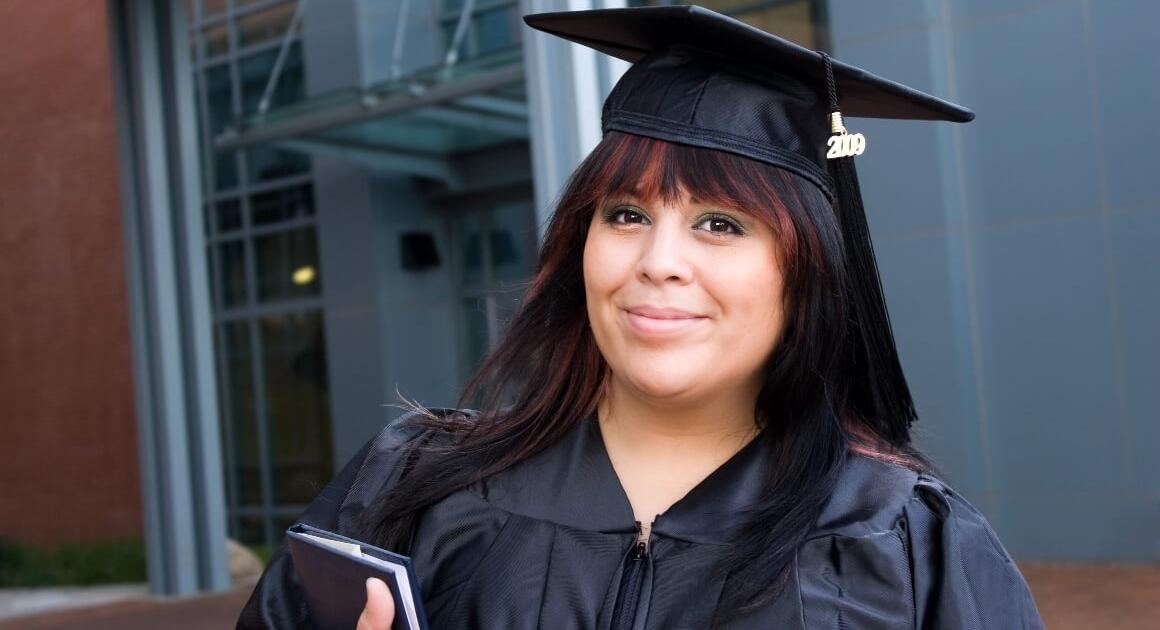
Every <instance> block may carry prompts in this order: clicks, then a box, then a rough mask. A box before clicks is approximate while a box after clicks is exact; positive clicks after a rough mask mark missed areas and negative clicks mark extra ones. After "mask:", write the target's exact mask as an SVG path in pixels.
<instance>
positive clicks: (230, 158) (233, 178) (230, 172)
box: [213, 151, 238, 192]
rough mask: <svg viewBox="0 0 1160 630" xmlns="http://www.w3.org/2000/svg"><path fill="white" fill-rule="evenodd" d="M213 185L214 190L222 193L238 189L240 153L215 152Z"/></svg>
mask: <svg viewBox="0 0 1160 630" xmlns="http://www.w3.org/2000/svg"><path fill="white" fill-rule="evenodd" d="M213 185H214V190H216V191H217V192H222V191H224V190H230V189H231V188H236V187H237V185H238V153H237V151H228V152H225V153H221V152H215V153H214V155H213Z"/></svg>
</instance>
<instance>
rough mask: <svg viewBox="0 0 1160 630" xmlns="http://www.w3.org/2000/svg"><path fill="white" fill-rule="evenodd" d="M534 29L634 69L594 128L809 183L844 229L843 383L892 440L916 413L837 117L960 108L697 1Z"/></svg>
mask: <svg viewBox="0 0 1160 630" xmlns="http://www.w3.org/2000/svg"><path fill="white" fill-rule="evenodd" d="M524 21H525V22H526V23H527V24H528V25H529V26H531V27H532V28H535V29H538V30H541V31H544V32H547V33H550V34H552V35H556V36H559V37H562V38H564V39H567V40H570V41H573V42H576V43H578V44H583V45H585V46H588V47H590V48H594V49H596V50H598V51H600V52H603V53H606V54H609V55H612V56H614V57H618V58H620V59H624V60H626V61H629V62H631V63H632V64H633V65H632V67H631V68H629V69H628V71H626V72H625V74H624V76H622V77H621V79H620V81H619V82H617V84H616V86H615V87H614V88H613V89H612V92H611V93H610V94H609V96H608V98H607V100H605V102H604V107H603V111H602V115H601V128H602V130H603V131H604V132H608V131H612V130H615V131H620V132H625V133H631V134H636V135H640V136H646V137H650V138H656V139H659V140H666V141H669V142H676V143H680V144H686V145H691V146H697V147H703V148H709V149H715V150H719V151H727V152H730V153H734V154H737V155H741V156H744V157H747V158H751V159H754V160H758V161H761V162H766V163H768V164H772V165H774V166H777V167H779V168H783V169H786V170H789V171H791V172H793V173H796V174H797V175H800V176H802V177H803V178H805V179H806V180H807V181H809V182H811V183H813V184H814V185H815V186H817V187H818V188H820V189H821V190H822V192H823V193H825V195H826V196H827V197H828V198H829V199H830V200H831V202H832V203H833V205H834V209H835V212H836V213H837V214H838V216H839V219H840V222H841V225H842V230H843V236H844V247H845V256H846V267H847V272H848V274H847V275H848V278H849V280H848V286H847V289H848V296H849V300H850V304H851V318H850V322H849V325H850V326H851V329H852V330H851V333H852V334H851V339H852V342H851V343H852V345H851V348H850V352H851V359H852V361H853V364H854V369H855V371H856V373H855V375H854V383H853V388H852V391H851V396H852V402H853V404H854V405H855V406H856V407H857V408H858V411H859V412H860V413H861V414H862V415H863V416H864V417H865V418H866V420H867V421H868V422H870V423H871V424H872V425H874V427H875V428H876V429H878V430H879V433H880V434H881V435H884V436H886V437H887V438H888V439H890V440H891V441H892V442H894V443H896V444H903V443H905V442H906V441H907V440H908V439H909V438H908V436H909V427H910V424H911V423H912V422H913V421H914V419H915V418H916V414H915V410H914V403H913V401H912V399H911V396H910V391H909V388H908V387H907V384H906V379H905V377H904V376H903V373H902V367H901V365H900V363H899V360H898V353H897V350H896V348H895V344H894V337H893V333H892V332H891V328H890V318H889V315H888V313H887V310H886V302H885V299H884V298H883V292H882V283H881V280H880V278H879V274H878V267H877V263H876V261H875V258H874V248H873V244H872V243H871V242H870V233H869V229H868V227H867V224H866V216H865V213H864V211H863V208H862V195H861V191H860V189H859V187H858V178H857V174H856V172H855V169H854V161H853V157H854V156H855V155H860V154H862V153H863V152H865V150H866V147H867V142H866V138H865V136H863V135H862V134H859V133H849V132H848V131H847V130H846V128H845V124H844V121H843V115H846V116H850V117H870V118H899V119H914V120H946V121H953V122H968V121H970V120H972V119H973V118H974V114H973V113H972V112H971V111H970V110H968V109H965V108H963V107H960V106H958V105H955V104H953V103H949V102H947V101H944V100H942V99H939V98H937V97H935V96H931V95H929V94H925V93H923V92H920V91H918V90H915V89H912V88H909V87H907V86H905V85H902V84H900V83H896V82H894V81H890V80H888V79H884V78H882V77H879V76H877V75H874V74H871V73H870V72H867V71H865V70H863V69H861V68H857V67H855V66H851V65H848V64H845V63H842V62H840V61H837V60H835V59H831V58H830V57H829V55H827V54H825V53H821V52H817V51H813V50H810V49H808V48H804V47H802V46H799V45H797V44H794V43H793V42H790V41H788V40H785V39H782V38H780V37H777V36H776V35H772V34H770V33H766V32H765V31H762V30H760V29H758V28H754V27H752V26H750V25H748V24H745V23H744V22H740V21H738V20H735V19H733V18H730V17H728V16H725V15H721V14H719V13H716V12H714V11H710V10H708V9H704V8H702V7H697V6H665V7H641V8H631V9H596V10H590V11H567V12H559V13H539V14H534V15H527V16H524Z"/></svg>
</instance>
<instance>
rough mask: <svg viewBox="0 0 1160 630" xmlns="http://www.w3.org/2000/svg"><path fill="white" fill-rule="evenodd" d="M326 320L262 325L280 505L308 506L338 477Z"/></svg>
mask: <svg viewBox="0 0 1160 630" xmlns="http://www.w3.org/2000/svg"><path fill="white" fill-rule="evenodd" d="M322 322H323V320H322V315H321V314H320V313H319V311H304V312H297V313H286V314H281V315H272V316H267V317H263V318H262V319H261V320H260V321H259V325H260V327H261V331H262V363H263V368H264V369H263V373H264V374H265V385H266V400H267V403H266V405H267V410H268V414H269V425H268V426H269V428H270V456H271V465H272V468H273V471H272V472H273V477H272V479H273V498H274V503H275V504H306V503H309V502H310V501H311V500H312V499H314V497H315V496H316V495H317V494H318V489H319V488H320V487H321V486H322V485H324V484H325V483H326V482H327V481H329V480H330V477H331V475H332V473H333V455H332V450H331V433H330V401H329V387H328V386H327V374H326V342H325V339H324V333H323V327H322Z"/></svg>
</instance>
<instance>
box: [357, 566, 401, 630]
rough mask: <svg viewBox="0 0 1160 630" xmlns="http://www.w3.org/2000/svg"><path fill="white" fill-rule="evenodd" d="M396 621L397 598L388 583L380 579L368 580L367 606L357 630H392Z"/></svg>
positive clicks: (360, 616)
mask: <svg viewBox="0 0 1160 630" xmlns="http://www.w3.org/2000/svg"><path fill="white" fill-rule="evenodd" d="M394 621H395V598H393V597H391V589H389V588H387V584H386V582H383V581H382V580H380V579H378V578H370V579H368V580H367V606H366V608H363V611H362V614H361V615H359V618H358V628H357V630H391V624H392V623H393V622H394Z"/></svg>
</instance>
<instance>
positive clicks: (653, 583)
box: [238, 417, 1042, 630]
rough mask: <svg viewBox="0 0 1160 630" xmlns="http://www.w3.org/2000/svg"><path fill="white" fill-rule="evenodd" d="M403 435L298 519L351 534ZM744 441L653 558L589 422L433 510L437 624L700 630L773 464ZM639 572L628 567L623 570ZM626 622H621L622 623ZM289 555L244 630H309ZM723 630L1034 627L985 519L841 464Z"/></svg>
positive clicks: (385, 442)
mask: <svg viewBox="0 0 1160 630" xmlns="http://www.w3.org/2000/svg"><path fill="white" fill-rule="evenodd" d="M415 437H416V435H415V434H414V432H413V431H405V430H402V429H400V428H399V427H398V424H397V423H396V424H394V425H392V426H389V427H387V428H386V429H384V430H383V431H382V432H381V433H380V434H379V435H378V436H377V437H376V438H375V439H373V440H372V441H371V442H370V443H368V444H367V445H366V446H365V447H363V449H362V451H360V452H359V453H358V454H357V455H356V456H355V457H354V458H353V459H352V460H351V461H350V462H349V463H348V464H347V465H346V467H345V468H344V469H343V471H342V472H341V473H340V474H339V475H338V476H337V477H336V478H335V480H334V481H333V482H332V483H331V484H330V485H329V486H328V487H327V488H326V489H325V490H323V491H322V493H320V494H319V496H318V498H317V499H316V500H315V501H314V502H313V503H312V504H311V505H310V506H309V508H308V509H307V511H306V512H305V513H304V514H303V516H302V519H301V520H302V521H304V522H307V523H310V524H312V525H315V526H317V527H323V528H328V529H331V530H334V531H337V532H339V533H349V532H350V528H351V527H352V524H353V522H354V520H355V517H356V516H357V514H358V513H359V512H360V511H361V510H362V509H363V508H364V506H366V505H367V504H368V502H369V501H370V500H371V499H372V498H373V497H374V496H375V495H376V494H377V493H378V492H380V491H381V489H383V488H384V487H387V486H389V485H390V484H393V483H395V482H396V481H397V476H398V474H399V468H400V467H399V465H398V464H399V460H400V457H399V455H400V450H401V449H400V446H401V445H403V444H404V443H405V442H406V441H407V440H409V439H414V438H415ZM766 448H767V447H765V445H764V443H763V442H760V441H757V440H754V441H752V442H750V443H749V444H748V445H746V446H745V447H744V448H743V449H742V450H741V451H739V452H738V453H737V454H736V455H734V456H733V457H732V458H731V459H729V460H728V461H727V462H725V463H724V464H722V466H721V467H719V468H718V469H717V470H715V471H714V472H713V473H712V474H711V475H709V477H707V478H706V479H705V480H704V481H702V482H701V483H700V484H699V485H697V486H696V487H695V488H694V489H693V490H691V491H690V492H689V493H688V494H687V495H686V496H685V497H683V498H682V499H681V500H680V501H678V502H677V503H675V504H674V505H673V506H672V507H671V508H670V509H669V510H667V511H666V512H665V513H664V514H661V515H659V516H658V517H657V518H656V520H655V522H654V524H653V529H652V534H651V537H650V542H649V549H648V553H647V556H646V557H645V558H643V559H639V560H638V559H634V554H635V553H636V551H637V550H636V545H635V543H636V539H637V536H638V528H637V524H636V522H635V521H634V518H633V511H632V508H631V506H630V504H629V502H628V498H627V496H626V495H625V493H624V490H623V487H622V486H621V485H620V482H619V479H618V477H617V476H616V473H615V470H614V469H613V468H612V464H611V462H610V460H609V459H608V455H607V452H606V451H605V449H604V442H603V439H602V438H601V434H600V427H599V423H598V422H597V421H596V419H595V417H592V418H589V419H587V420H585V421H583V422H581V423H580V424H579V425H578V426H577V428H576V429H575V430H573V431H572V432H570V433H569V434H568V435H567V436H566V437H565V438H564V439H563V440H561V441H560V442H559V443H558V444H556V445H554V446H553V447H551V448H549V449H547V450H545V451H544V452H542V453H540V454H539V455H537V456H535V457H533V458H531V459H529V460H526V461H524V462H522V463H521V464H519V465H517V466H515V467H513V468H511V469H509V470H507V471H504V472H503V473H500V474H498V475H495V476H493V477H491V478H489V479H487V480H486V481H485V482H483V483H480V484H477V485H475V486H472V487H469V488H465V489H464V490H461V491H459V492H455V493H453V494H451V495H449V496H448V497H446V498H445V499H443V500H442V501H440V502H438V503H436V504H434V505H432V506H431V507H430V508H428V509H427V510H426V512H425V513H424V515H423V517H422V518H421V520H420V523H419V527H418V530H417V532H416V536H415V540H414V547H413V549H412V552H411V555H412V558H413V560H414V564H415V568H416V572H417V573H418V576H419V581H420V586H421V590H422V593H423V600H424V603H425V606H426V609H427V614H428V618H429V621H430V622H431V627H432V628H433V629H436V630H449V629H459V628H487V629H491V628H503V629H512V630H523V629H531V628H552V629H569V628H600V629H602V630H603V629H607V628H609V627H610V625H611V623H612V621H613V617H614V616H617V612H616V609H617V608H622V609H624V610H621V611H620V613H619V615H620V616H624V615H627V617H628V619H630V620H632V621H633V623H632V625H631V626H626V627H632V628H634V629H636V630H643V629H661V628H663V629H672V628H702V627H706V624H705V618H706V615H707V614H708V613H709V612H710V611H711V610H713V608H714V607H715V605H716V603H717V602H718V601H719V599H720V597H721V591H722V584H721V583H720V581H719V580H718V581H716V582H714V581H711V580H709V579H707V577H706V576H707V574H708V571H709V569H710V567H711V566H712V565H713V563H714V561H715V560H716V559H717V558H718V557H719V555H720V554H721V553H722V551H723V549H724V546H723V537H722V534H721V531H722V528H723V527H728V526H729V525H731V524H733V523H734V520H735V519H738V518H741V517H740V515H739V514H740V512H739V510H738V509H737V508H740V507H742V506H744V505H746V504H747V503H748V502H749V501H750V500H751V499H752V498H753V497H754V496H755V494H754V493H755V492H756V491H757V489H758V487H759V480H760V479H761V478H762V474H763V467H764V466H768V465H771V464H770V460H769V457H768V456H767V453H766V452H765V449H766ZM633 563H635V564H633ZM621 621H622V622H623V621H625V620H624V619H622V620H621ZM309 626H310V611H309V608H308V606H307V604H306V603H305V601H304V598H303V597H302V593H301V590H300V586H299V582H298V580H297V577H296V575H295V573H294V568H293V566H292V562H291V558H290V556H289V555H288V554H287V553H286V552H285V550H284V548H283V549H281V550H279V552H278V553H276V554H275V555H274V557H273V558H272V559H271V561H270V564H269V566H268V567H267V568H266V571H265V573H264V574H263V575H262V578H261V581H260V582H259V583H258V585H257V586H256V588H255V590H254V593H253V595H252V596H251V597H250V600H249V602H248V603H247V604H246V607H245V609H244V610H243V612H242V615H241V618H240V619H239V621H238V627H239V628H259V627H274V628H293V627H309ZM728 627H729V628H736V629H749V628H810V629H813V628H874V629H877V628H882V629H886V628H889V629H891V630H894V629H898V628H955V629H965V628H987V629H995V628H1042V621H1041V620H1040V618H1039V614H1038V612H1037V610H1036V607H1035V603H1034V601H1033V599H1032V597H1031V593H1030V591H1029V589H1028V587H1027V584H1026V582H1025V581H1024V579H1023V577H1022V575H1020V573H1019V571H1018V569H1017V568H1016V566H1015V564H1014V563H1013V562H1012V561H1011V558H1010V556H1009V555H1008V554H1007V552H1006V551H1005V550H1004V549H1003V546H1002V545H1001V544H1000V543H999V541H998V539H997V538H996V536H995V534H994V532H993V531H992V530H991V528H990V526H989V525H988V524H987V521H986V520H985V519H984V518H983V516H982V515H981V514H979V512H978V511H976V510H975V509H974V508H973V507H972V506H971V505H970V504H969V503H967V501H966V500H964V499H963V498H962V497H961V496H959V495H958V494H956V493H955V492H954V491H953V490H951V489H950V488H948V487H947V486H946V485H945V484H944V483H942V482H940V481H939V480H937V479H935V478H932V477H930V476H926V475H918V474H915V473H914V472H912V471H910V470H908V469H905V468H902V467H899V466H893V465H890V464H886V463H882V462H880V461H877V460H871V459H868V458H865V457H861V456H851V458H850V459H849V461H848V463H847V465H846V466H845V467H844V470H843V472H842V474H841V476H840V480H839V482H838V485H837V488H836V490H835V492H834V494H833V497H832V499H831V500H830V502H829V504H828V507H826V508H825V510H824V512H823V514H822V515H821V517H820V518H819V520H818V522H817V526H816V528H815V531H814V533H813V534H811V536H810V537H809V540H808V541H807V542H806V543H805V544H804V545H802V546H801V548H800V549H799V551H798V553H797V556H796V559H795V561H794V566H793V571H792V577H791V580H790V583H789V585H788V586H787V587H786V589H785V590H784V591H783V593H782V595H781V596H780V597H779V598H778V599H777V600H775V601H774V602H773V603H771V604H770V605H769V606H767V607H766V608H764V609H762V610H761V611H759V612H757V613H755V614H753V615H750V616H747V617H745V618H743V619H739V620H737V621H736V622H734V623H733V624H731V625H730V626H728Z"/></svg>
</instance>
